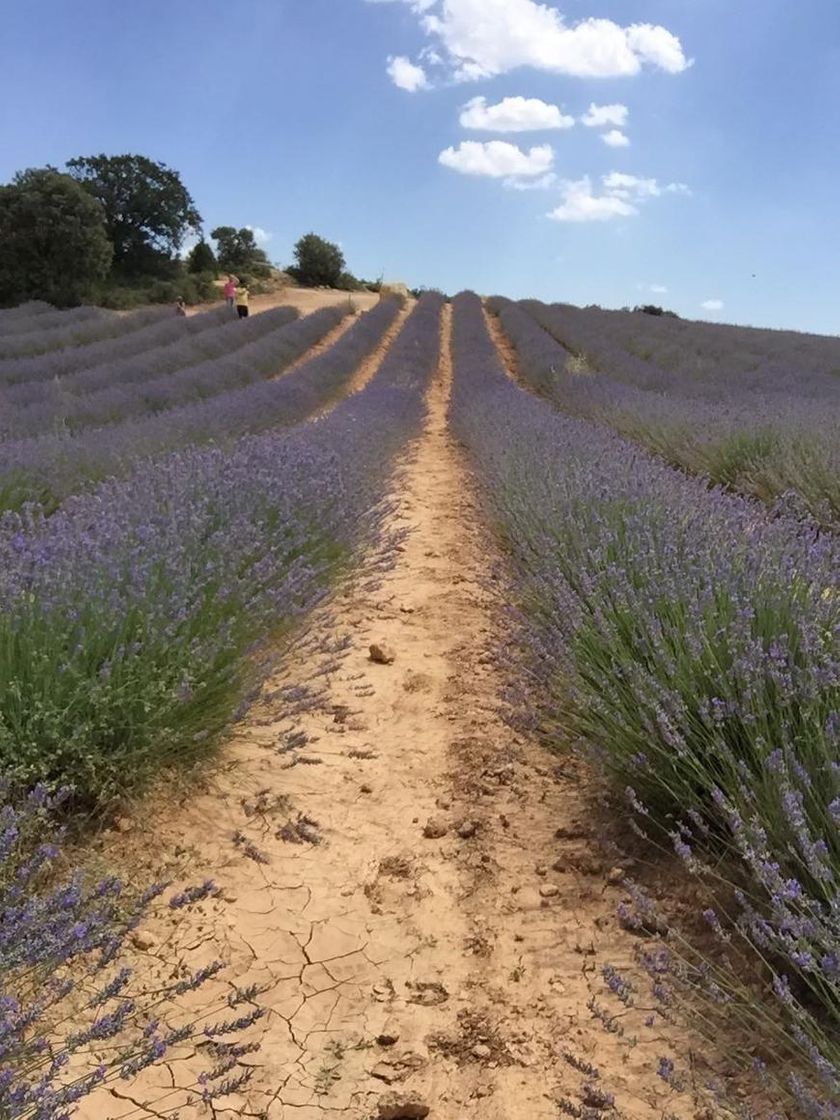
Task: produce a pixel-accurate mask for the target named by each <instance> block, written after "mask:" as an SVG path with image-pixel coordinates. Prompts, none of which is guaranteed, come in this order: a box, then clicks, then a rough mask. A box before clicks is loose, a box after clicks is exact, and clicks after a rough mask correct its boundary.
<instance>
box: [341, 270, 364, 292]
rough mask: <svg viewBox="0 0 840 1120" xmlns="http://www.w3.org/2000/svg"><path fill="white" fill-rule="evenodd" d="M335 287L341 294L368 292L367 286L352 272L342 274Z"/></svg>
mask: <svg viewBox="0 0 840 1120" xmlns="http://www.w3.org/2000/svg"><path fill="white" fill-rule="evenodd" d="M335 286H336V288H338V289H339V291H341V292H363V291H365V290H366V285H365V284H364V283H363V282H362V281H361V280H357V279H356V277H355V276H354V275H353V273H352V272H342V274H341V275H340V276H339V278H338V283H337V284H336V285H335Z"/></svg>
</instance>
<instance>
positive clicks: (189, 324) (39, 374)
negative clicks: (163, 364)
mask: <svg viewBox="0 0 840 1120" xmlns="http://www.w3.org/2000/svg"><path fill="white" fill-rule="evenodd" d="M229 318H230V313H229V309H228V308H227V307H224V308H214V309H213V310H211V311H204V312H202V313H201V314H200V315H192V316H190V317H188V318H181V317H180V316H175V315H173V314H172V313H171V311H170V310H169V309H168V308H166V309H161V308H151V309H149V310H146V311H137V312H135V313H134V314H132V315H129V316H126V317H125V318H123V320H122V324H123V329H122V331H121V332H120V333H119V334H116V335H114V336H112V337H108V338H104V339H101V340H99V341H97V342H89V343H87V344H85V345H80V346H67V347H64V348H63V349H57V350H52V351H50V352H49V353H47V354H37V355H35V356H34V357H28V358H9V359H7V360H6V361H0V385H2V386H3V389H2V390H0V394H2V395H0V401H3V402H8V403H10V404H18V405H25V404H29V403H31V402H33V401H37V400H40V399H41V394H42V393H43V392H44V383H45V382H48V381H52V380H54V379H55V378H68V377H70V376H72V375H77V374H80V373H81V372H83V371H87V370H93V369H95V368H99V369H100V372H101V370H102V368H103V367H107V366H111V365H114V364H116V363H117V362H118V361H123V360H125V359H130V358H133V357H137V356H139V355H141V354H143V352H144V351H147V350H151V349H153V348H154V347H157V346H166V345H167V344H169V343H172V342H177V341H178V340H179V339H181V338H184V337H186V336H188V335H190V334H193V333H194V332H196V331H198V332H201V331H204V330H207V329H208V328H210V327H214V326H218V325H219V324H220V323H223V322H225V321H227V320H229Z"/></svg>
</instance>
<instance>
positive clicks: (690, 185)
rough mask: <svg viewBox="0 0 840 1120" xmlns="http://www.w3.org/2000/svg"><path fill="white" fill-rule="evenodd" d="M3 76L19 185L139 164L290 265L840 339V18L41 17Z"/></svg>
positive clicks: (485, 14)
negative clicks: (297, 247) (87, 167)
mask: <svg viewBox="0 0 840 1120" xmlns="http://www.w3.org/2000/svg"><path fill="white" fill-rule="evenodd" d="M0 72H2V73H3V75H4V80H5V81H4V84H5V88H6V91H7V93H6V97H5V98H4V99H3V104H2V109H0V114H2V117H0V136H2V143H0V179H2V180H3V181H5V180H6V179H8V178H9V177H10V176H11V175H12V174H13V173H14V172H15V171H16V170H18V169H20V168H24V167H33V166H40V165H43V164H46V163H52V164H59V165H60V164H61V163H63V161H64V160H66V159H68V158H71V157H72V156H74V155H84V154H92V153H97V152H100V151H104V152H108V153H114V154H116V153H120V152H127V151H133V152H141V153H143V154H146V155H149V156H151V157H153V158H155V159H160V160H163V161H165V162H167V163H169V164H170V165H171V166H173V167H176V168H178V170H180V172H181V173H182V175H183V177H184V180H185V182H186V184H187V186H188V187H189V189H190V190H191V192H192V194H193V196H194V197H195V199H196V201H197V203H198V206H199V209H200V210H201V212H202V214H203V216H204V219H205V223H206V227H207V228H208V229H210V228H212V227H213V226H214V225H216V224H220V223H224V224H235V225H244V224H250V225H252V226H254V227H258V228H259V229H261V230H263V231H265V233H266V234H267V235H270V237H269V239H268V240H267V242H266V248H267V250H268V252H269V255H270V256H271V257H272V259H275V260H277V261H279V262H281V263H283V262H288V261H289V260H290V257H291V246H292V245H293V243H294V241H295V240H296V239H297V237H298V236H300V235H301V234H302V233H304V232H307V231H308V230H310V229H313V230H315V231H316V232H318V233H321V234H323V235H324V236H326V237H328V238H330V239H333V240H337V241H339V242H340V243H341V245H342V247H343V249H344V251H345V254H346V256H347V260H348V264H349V267H350V268H351V269H352V270H353V271H354V272H356V273H357V274H358V275H362V276H365V277H375V276H377V275H379V274H381V273H384V275H385V276H386V277H387V278H392V279H404V280H406V281H407V282H408V283H409V284H411V285H421V284H425V285H436V286H440V287H442V288H445V289H447V290H449V291H455V290H458V289H459V288H462V287H472V288H474V289H476V290H477V291H480V292H484V293H490V292H502V293H505V294H508V295H511V296H515V297H523V296H535V297H538V298H542V299H548V300H551V299H556V300H567V301H569V302H574V303H590V302H593V303H600V304H602V305H604V306H620V305H622V304H626V303H636V302H641V301H647V300H652V301H654V302H657V303H663V304H665V305H666V306H669V307H673V308H674V309H675V310H677V311H678V312H680V313H681V314H684V315H686V316H691V317H708V318H719V319H722V320H726V321H732V322H741V323H753V324H756V325H768V326H787V327H796V328H800V329H807V330H820V331H826V332H831V333H836V332H838V331H840V281H838V276H839V275H840V251H839V249H840V208H838V204H837V197H838V186H837V184H838V179H839V178H840V175H839V174H838V173H840V146H838V145H837V143H836V135H837V119H838V109H840V4H838V3H837V0H802V3H794V2H792V0H737V2H736V0H557V2H556V3H552V4H542V5H540V4H538V3H536V2H535V0H238V2H233V3H231V2H228V0H225V2H222V0H180V2H179V3H173V2H172V0H168V2H167V3H164V2H163V0H143V2H142V3H127V2H126V3H123V2H119V3H115V2H114V0H75V2H74V3H72V4H70V3H67V0H27V2H26V3H24V4H16V5H10V6H8V8H7V11H5V12H4V20H3V32H2V37H0ZM400 86H403V87H405V86H408V87H412V86H414V87H421V88H414V89H413V91H412V90H410V89H406V88H400ZM477 99H483V100H477ZM468 103H471V106H470V109H469V111H468V112H465V106H467V105H468ZM593 105H594V106H595V107H596V109H595V111H594V112H591V111H590V107H591V106H593ZM462 116H463V117H464V122H465V123H462V121H461V118H462ZM584 118H587V119H588V120H589V121H590V122H592V125H591V126H590V125H587V124H586V123H584ZM547 124H551V125H553V126H554V127H551V128H546V127H545V126H546V125H547ZM525 126H528V128H529V131H507V130H509V129H511V128H514V127H515V128H519V127H523V128H524V127H525ZM503 130H505V131H503ZM610 134H612V135H610ZM605 138H609V141H610V142H609V143H608V142H607V139H605ZM464 145H466V146H464ZM442 153H445V154H443V155H442ZM526 186H527V187H530V188H531V189H521V188H523V187H526ZM549 215H554V216H553V217H550V216H549ZM663 288H664V289H667V291H660V290H658V289H663ZM654 289H657V290H654ZM708 301H719V302H720V303H721V304H722V305H723V306H722V307H720V308H718V307H717V306H716V304H714V303H713V304H710V305H709V307H708V308H705V309H704V307H703V305H704V304H706V303H707V302H708Z"/></svg>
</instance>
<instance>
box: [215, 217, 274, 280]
mask: <svg viewBox="0 0 840 1120" xmlns="http://www.w3.org/2000/svg"><path fill="white" fill-rule="evenodd" d="M210 236H211V237H212V238H213V240H214V241H215V242H216V249H217V256H218V260H219V268H221V270H222V271H223V272H248V273H251V274H252V275H254V276H267V275H268V274H269V272H270V271H271V266H270V264H269V263H268V257H267V256H266V254H265V251H264V250H263V249H261V248H260V247H259V245H257V241H256V238H255V237H254V231H253V230H252V229H248V227H247V226H244V227H243V228H242V229H235V228H234V226H217V227H216V228H215V229H214V230H213V231H212V232H211V234H210Z"/></svg>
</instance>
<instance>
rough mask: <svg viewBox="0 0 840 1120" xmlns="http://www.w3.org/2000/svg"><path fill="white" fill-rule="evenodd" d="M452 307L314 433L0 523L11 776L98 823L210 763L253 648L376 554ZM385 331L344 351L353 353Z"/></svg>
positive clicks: (3, 689) (1, 754)
mask: <svg viewBox="0 0 840 1120" xmlns="http://www.w3.org/2000/svg"><path fill="white" fill-rule="evenodd" d="M440 307H441V301H440V300H439V299H438V298H436V297H428V298H426V299H425V300H423V301H421V303H420V304H419V305H418V307H417V308H416V309H415V311H414V312H413V314H412V315H411V316H410V317H409V319H408V321H407V323H406V325H405V327H404V328H403V330H402V332H401V333H400V334H399V336H398V338H397V340H396V342H395V343H394V346H393V347H392V349H391V351H390V352H389V354H388V355H387V357H386V359H385V361H384V362H383V363H382V365H381V367H380V369H379V371H378V373H377V374H376V376H375V377H374V379H373V380H372V381H371V382H370V383H369V384H368V386H367V387H366V388H365V389H364V390H363V391H361V392H360V393H358V394H357V395H355V396H352V397H349V398H347V399H346V400H345V401H344V402H342V403H341V404H340V405H339V406H338V407H337V408H336V409H334V410H333V412H331V413H330V414H329V415H328V416H327V417H326V418H324V419H322V420H319V421H318V422H317V423H313V424H307V425H304V426H301V427H299V428H297V429H295V430H294V431H293V432H291V433H284V432H272V433H270V434H266V435H262V436H259V437H248V438H246V439H244V440H242V441H240V442H239V443H237V444H236V445H235V446H233V448H232V449H231V450H230V451H224V450H222V449H221V448H218V447H216V448H207V449H196V448H190V449H188V450H185V451H181V452H178V453H176V454H173V455H171V456H167V457H166V458H165V459H163V460H160V461H158V462H148V463H144V464H142V465H140V466H139V467H138V468H137V470H136V471H135V472H134V473H133V474H132V475H131V476H130V477H128V478H126V479H123V480H119V481H118V480H111V481H109V482H107V483H105V484H104V485H102V486H101V487H100V488H99V489H98V490H97V491H96V492H95V493H92V494H89V495H84V496H80V497H76V498H73V499H71V500H70V501H68V502H67V503H66V504H65V506H64V507H63V508H62V509H61V510H59V511H58V512H57V513H55V514H54V515H53V516H51V517H46V516H45V515H44V512H43V511H38V510H37V509H34V508H32V507H29V508H27V510H25V511H24V512H23V513H21V514H11V513H7V514H5V515H3V517H2V518H0V770H2V771H3V772H4V773H5V774H6V775H7V776H8V777H10V778H12V779H13V780H15V781H19V782H21V783H22V784H29V783H31V782H32V781H33V780H37V779H45V780H50V781H58V782H63V781H69V782H70V783H72V785H73V786H74V787H75V790H76V796H77V798H79V799H80V800H81V801H83V802H84V803H86V804H91V803H93V804H99V803H101V802H102V801H103V800H107V799H108V798H109V797H110V796H112V795H115V794H117V793H118V792H121V791H122V790H124V789H126V788H129V787H132V786H136V785H137V784H138V783H140V782H142V780H143V779H144V778H146V777H148V776H149V775H150V774H153V773H155V772H156V771H158V770H159V767H160V766H161V765H162V764H164V763H170V762H175V761H178V760H183V759H188V758H192V757H194V756H195V755H196V754H199V753H201V752H204V751H206V750H207V749H208V748H209V747H210V745H211V744H212V742H213V741H214V738H215V736H216V735H217V734H218V732H219V731H220V730H221V729H222V728H223V727H224V726H225V724H226V722H227V721H228V720H229V719H230V718H231V716H232V714H233V713H234V711H235V708H236V705H237V703H238V702H239V701H240V700H241V698H242V696H243V694H244V693H245V692H246V691H247V689H248V687H249V686H250V685H252V684H253V682H254V674H255V673H256V671H257V665H256V662H255V661H254V660H253V659H251V657H250V653H251V652H252V651H253V649H254V648H255V646H256V645H257V644H258V643H260V642H261V640H262V639H264V638H265V637H266V636H269V635H271V634H276V633H278V632H282V630H283V628H284V627H286V626H288V625H289V624H290V623H291V622H292V621H293V620H294V619H295V617H296V616H297V615H298V614H299V613H300V612H301V611H303V610H306V609H307V608H308V607H310V606H311V605H312V604H313V602H314V601H316V599H317V598H318V596H319V595H321V594H322V593H323V590H324V588H325V586H326V582H327V579H328V577H329V576H330V575H331V574H333V573H335V571H336V569H337V567H338V566H340V565H343V564H346V563H349V561H350V560H351V558H352V557H353V556H354V555H355V554H356V551H357V549H358V548H359V547H360V546H361V545H362V544H364V543H366V542H369V541H371V540H372V539H374V538H375V537H376V535H377V533H378V529H379V525H380V520H381V511H382V507H381V499H382V497H383V494H384V493H385V491H386V488H387V484H388V478H389V475H390V472H391V470H392V467H393V464H394V459H395V456H396V454H397V453H398V452H399V451H400V449H401V448H402V447H403V446H404V445H405V442H406V440H407V439H408V438H410V437H411V436H412V435H413V434H415V432H416V431H417V429H418V426H419V424H420V423H421V421H422V418H423V415H424V402H423V395H424V391H425V388H426V386H427V384H428V382H429V379H430V377H431V373H432V371H433V369H434V368H435V365H436V362H437V355H438V348H439V320H440ZM388 313H390V321H391V322H393V314H394V308H393V307H391V306H389V305H387V304H383V305H382V308H381V311H380V314H379V322H380V324H384V321H385V319H386V317H387V314H388ZM375 315H376V312H375V311H373V312H371V313H370V314H369V316H368V317H366V318H365V319H362V320H360V321H359V323H357V324H356V325H355V327H354V328H353V331H351V332H350V334H349V335H347V336H345V339H346V338H348V337H350V336H351V335H353V333H354V332H355V334H356V342H355V345H356V346H359V345H360V342H359V338H360V336H361V335H363V334H365V333H366V332H367V334H368V337H370V330H371V326H370V325H371V323H372V322H375V321H376V320H375V319H374V316H375ZM345 339H342V342H344V341H345ZM339 345H340V344H339ZM316 361H320V359H316Z"/></svg>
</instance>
